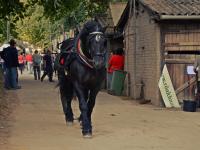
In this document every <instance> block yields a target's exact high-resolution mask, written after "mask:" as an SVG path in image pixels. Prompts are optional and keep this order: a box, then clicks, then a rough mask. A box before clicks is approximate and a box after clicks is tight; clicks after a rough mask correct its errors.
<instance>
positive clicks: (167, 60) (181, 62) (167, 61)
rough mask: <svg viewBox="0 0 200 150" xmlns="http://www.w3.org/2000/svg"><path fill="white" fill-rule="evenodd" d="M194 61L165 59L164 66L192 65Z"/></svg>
mask: <svg viewBox="0 0 200 150" xmlns="http://www.w3.org/2000/svg"><path fill="white" fill-rule="evenodd" d="M194 61H195V60H193V59H170V58H166V59H165V63H166V64H194Z"/></svg>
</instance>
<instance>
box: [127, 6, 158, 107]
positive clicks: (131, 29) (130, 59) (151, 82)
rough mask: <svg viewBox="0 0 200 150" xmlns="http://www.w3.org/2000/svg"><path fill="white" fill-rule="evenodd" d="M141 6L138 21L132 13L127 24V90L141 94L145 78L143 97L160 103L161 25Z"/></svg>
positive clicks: (138, 95) (136, 94)
mask: <svg viewBox="0 0 200 150" xmlns="http://www.w3.org/2000/svg"><path fill="white" fill-rule="evenodd" d="M139 7H140V9H139V14H138V16H137V18H136V23H135V22H134V16H132V17H131V18H130V19H129V21H128V23H127V25H126V28H125V49H126V57H125V61H126V62H125V64H126V66H125V70H126V71H127V72H128V73H129V75H130V78H129V80H128V78H127V80H126V93H127V94H130V96H131V97H133V98H134V99H136V98H139V97H140V93H141V81H142V82H143V83H144V98H145V99H148V100H151V102H152V103H153V104H154V105H160V96H159V89H158V80H159V78H160V64H161V63H160V27H159V25H158V24H157V23H155V22H154V21H153V20H151V19H150V16H149V14H148V12H147V11H146V10H145V9H144V8H143V7H142V6H139Z"/></svg>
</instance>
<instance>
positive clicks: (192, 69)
mask: <svg viewBox="0 0 200 150" xmlns="http://www.w3.org/2000/svg"><path fill="white" fill-rule="evenodd" d="M187 74H188V75H196V73H195V72H194V66H187Z"/></svg>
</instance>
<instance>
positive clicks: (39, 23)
mask: <svg viewBox="0 0 200 150" xmlns="http://www.w3.org/2000/svg"><path fill="white" fill-rule="evenodd" d="M27 12H28V13H29V15H30V16H28V17H25V18H24V19H23V20H19V21H18V22H17V25H16V27H17V29H16V31H17V33H18V38H19V39H20V40H23V41H28V42H30V43H32V44H35V45H37V46H42V45H43V43H48V42H47V41H48V40H49V35H50V28H49V26H50V24H51V23H50V21H49V19H47V18H45V17H43V8H42V7H39V6H37V7H32V8H29V10H27Z"/></svg>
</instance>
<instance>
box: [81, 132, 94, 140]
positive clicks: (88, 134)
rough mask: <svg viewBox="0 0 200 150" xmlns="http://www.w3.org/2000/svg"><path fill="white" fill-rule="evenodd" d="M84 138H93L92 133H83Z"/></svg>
mask: <svg viewBox="0 0 200 150" xmlns="http://www.w3.org/2000/svg"><path fill="white" fill-rule="evenodd" d="M83 138H87V139H89V138H92V133H85V134H83Z"/></svg>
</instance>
